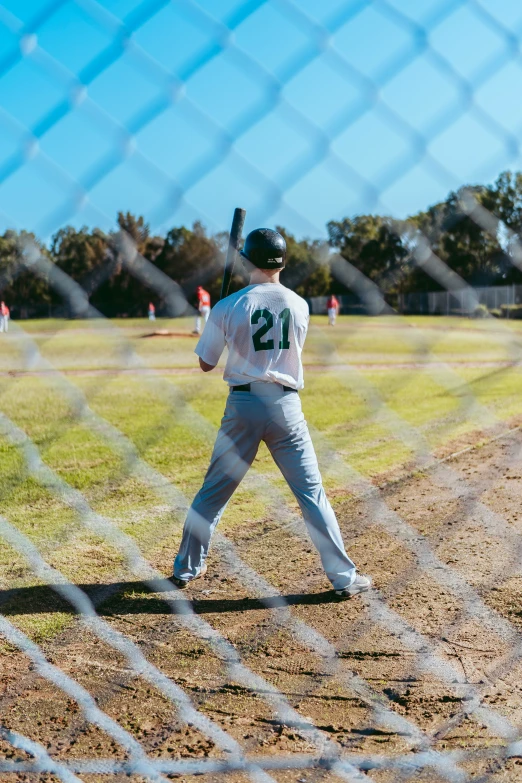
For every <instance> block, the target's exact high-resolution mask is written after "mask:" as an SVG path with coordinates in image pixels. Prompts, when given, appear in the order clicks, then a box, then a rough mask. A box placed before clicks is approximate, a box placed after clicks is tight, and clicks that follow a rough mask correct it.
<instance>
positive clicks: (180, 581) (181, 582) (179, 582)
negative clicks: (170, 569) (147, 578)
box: [170, 565, 207, 590]
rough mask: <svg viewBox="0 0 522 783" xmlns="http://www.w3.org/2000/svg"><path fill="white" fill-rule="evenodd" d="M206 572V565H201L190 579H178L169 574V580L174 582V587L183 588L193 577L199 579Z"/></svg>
mask: <svg viewBox="0 0 522 783" xmlns="http://www.w3.org/2000/svg"><path fill="white" fill-rule="evenodd" d="M206 573H207V566H206V565H203V566H201V571H200V572H199V574H198V575H197V576H192V577H191V578H190V579H179V577H177V576H171V577H170V581H171V582H174V584H175V585H176V587H178V588H179V589H180V590H184V589H185V587H186V586H187V585H189V584H190V583H191V582H193V581H194V579H200V577H202V576H205V574H206Z"/></svg>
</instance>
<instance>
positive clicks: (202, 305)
mask: <svg viewBox="0 0 522 783" xmlns="http://www.w3.org/2000/svg"><path fill="white" fill-rule="evenodd" d="M196 294H197V297H198V311H199V313H198V315H197V316H196V328H195V329H194V332H193V334H201V318H204V319H205V323H207V321H208V317H209V315H210V294H209V292H208V291H205V289H204V288H203V287H202V286H200V285H198V287H197V288H196Z"/></svg>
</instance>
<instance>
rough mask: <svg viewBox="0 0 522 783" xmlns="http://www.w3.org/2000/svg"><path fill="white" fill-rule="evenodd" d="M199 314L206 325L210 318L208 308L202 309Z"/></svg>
mask: <svg viewBox="0 0 522 783" xmlns="http://www.w3.org/2000/svg"><path fill="white" fill-rule="evenodd" d="M201 313H202V315H203V318H204V319H205V323H207V321H208V319H209V316H210V307H204V308H203V309H202V311H201Z"/></svg>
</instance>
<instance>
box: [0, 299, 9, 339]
mask: <svg viewBox="0 0 522 783" xmlns="http://www.w3.org/2000/svg"><path fill="white" fill-rule="evenodd" d="M8 329H9V308H8V306H7V305H6V303H5V302H0V332H7V331H8Z"/></svg>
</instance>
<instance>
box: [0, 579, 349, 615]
mask: <svg viewBox="0 0 522 783" xmlns="http://www.w3.org/2000/svg"><path fill="white" fill-rule="evenodd" d="M152 586H153V585H152ZM57 587H58V585H57ZM77 587H79V588H80V589H81V590H82V591H83V592H85V593H87V595H88V596H89V597H90V599H91V601H92V603H93V604H94V606H95V607H96V611H97V612H98V614H99V615H102V616H116V615H125V614H162V615H166V614H172V612H174V613H176V614H186V613H189V612H191V611H194V612H195V613H196V614H222V613H225V612H249V611H261V610H263V609H277V608H284V607H285V606H286V605H290V606H295V605H297V604H309V605H310V604H328V603H335V602H338V601H340V600H342V599H340V598H339V597H338V596H336V595H335V593H334V592H333V590H328V591H325V592H321V593H292V594H289V595H283V596H278V595H274V596H267V597H266V598H265V597H264V598H263V599H260V598H248V597H245V598H219V597H216V598H210V597H209V598H207V597H206V596H202V595H201V593H199V594H196V595H190V594H189V593H186V592H182V591H180V590H178V589H177V588H176V587H175V586H174V585H172V591H170V590H169V591H168V592H166V591H164V589H163V588H164V584H161V585H158V592H152V590H150V589H148V588H147V587H146V586H145V585H144V584H143V582H113V583H111V584H101V585H100V584H78V585H77ZM56 612H62V613H65V614H76V613H77V612H76V610H75V609H74V607H73V606H72V605H71V604H70V603H69V602H68V601H67V600H65V598H63V597H62V596H61V595H59V594H58V593H57V592H56V591H55V590H54V589H53V588H52V586H50V585H34V586H31V587H19V588H13V589H10V590H0V614H3V615H5V616H9V615H24V614H44V613H56Z"/></svg>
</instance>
